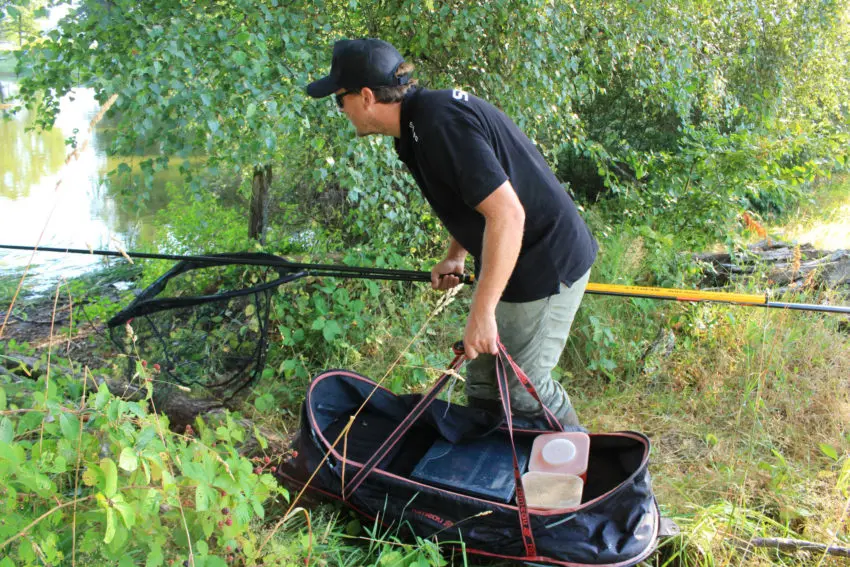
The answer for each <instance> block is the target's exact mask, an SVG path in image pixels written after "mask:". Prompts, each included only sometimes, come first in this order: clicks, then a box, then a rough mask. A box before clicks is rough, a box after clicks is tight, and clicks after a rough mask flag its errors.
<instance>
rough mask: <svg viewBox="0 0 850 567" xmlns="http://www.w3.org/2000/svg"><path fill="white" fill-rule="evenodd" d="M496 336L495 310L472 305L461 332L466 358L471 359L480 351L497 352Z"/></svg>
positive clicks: (497, 333) (497, 331)
mask: <svg viewBox="0 0 850 567" xmlns="http://www.w3.org/2000/svg"><path fill="white" fill-rule="evenodd" d="M498 338H499V330H498V328H497V327H496V312H495V311H493V310H490V309H485V310H481V309H476V307H475V305H473V306H472V309H471V310H470V312H469V318H468V319H467V320H466V330H465V331H464V332H463V349H464V351H465V353H466V358H468V359H470V360H471V359H473V358H476V357H478V355H479V354H481V353H485V354H499V343H498Z"/></svg>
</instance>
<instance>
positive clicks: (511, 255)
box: [463, 180, 525, 358]
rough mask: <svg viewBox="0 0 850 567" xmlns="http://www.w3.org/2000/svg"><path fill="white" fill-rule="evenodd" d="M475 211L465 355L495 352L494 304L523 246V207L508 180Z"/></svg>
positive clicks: (497, 301)
mask: <svg viewBox="0 0 850 567" xmlns="http://www.w3.org/2000/svg"><path fill="white" fill-rule="evenodd" d="M475 210H476V211H478V212H479V213H481V214H482V215H484V219H485V227H484V242H483V249H482V251H481V273H480V275H479V277H478V285H477V286H476V288H475V294H474V295H473V297H472V307H471V308H470V310H469V318H468V319H467V322H466V331H465V332H464V335H463V343H464V347H465V349H466V355H467V357H468V358H476V357H477V356H478V355H479V354H480V353H482V352H483V353H490V354H496V353H498V346H497V342H496V339H497V338H498V329H497V328H496V304H498V303H499V300H500V299H501V297H502V292H504V291H505V286H507V285H508V280H509V279H510V277H511V274H512V273H513V271H514V267H516V261H517V258H518V257H519V251H520V248H521V246H522V233H523V228H524V226H525V209H524V208H523V206H522V203H521V202H520V200H519V197H517V194H516V192H515V191H514V188H513V186H512V185H511V182H510V180H508V181H505V182H504V183H502V184H501V185H500V186H499V187H498V188H496V190H495V191H493V192H492V193H491V194H490V195H489V196H488V197H487V198H485V199H484V200H483V201H481V203H479V204H478V206H476V207H475Z"/></svg>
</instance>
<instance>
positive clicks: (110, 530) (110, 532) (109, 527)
mask: <svg viewBox="0 0 850 567" xmlns="http://www.w3.org/2000/svg"><path fill="white" fill-rule="evenodd" d="M114 537H115V510H113V509H112V508H107V509H106V534H104V536H103V543H109V542H110V541H112V538H114Z"/></svg>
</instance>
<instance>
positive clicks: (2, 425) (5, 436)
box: [0, 416, 15, 443]
mask: <svg viewBox="0 0 850 567" xmlns="http://www.w3.org/2000/svg"><path fill="white" fill-rule="evenodd" d="M14 438H15V426H14V425H12V422H11V420H9V418H8V417H6V416H3V417H2V418H0V441H2V442H3V443H11V442H12V439H14Z"/></svg>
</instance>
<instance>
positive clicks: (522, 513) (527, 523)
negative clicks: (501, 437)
mask: <svg viewBox="0 0 850 567" xmlns="http://www.w3.org/2000/svg"><path fill="white" fill-rule="evenodd" d="M499 348H500V351H502V350H504V346H502V344H501V342H500V343H499ZM496 382H497V383H498V384H499V394H500V397H501V398H502V409H503V410H504V411H505V421H506V422H507V424H508V437H509V438H510V440H511V456H512V457H513V459H514V479H515V480H516V505H517V511H518V513H519V527H520V533H521V535H522V544H523V546H524V547H525V556H526V557H537V545H536V544H535V543H534V534H533V533H532V531H531V517H530V516H529V515H528V501H527V500H526V499H525V489H524V488H523V486H522V474H521V473H520V470H519V460H518V459H517V455H516V443H514V419H513V416H512V415H511V395H510V390H509V388H508V376H507V369H506V368H505V361H504V359H503V358H502V356H497V357H496Z"/></svg>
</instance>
